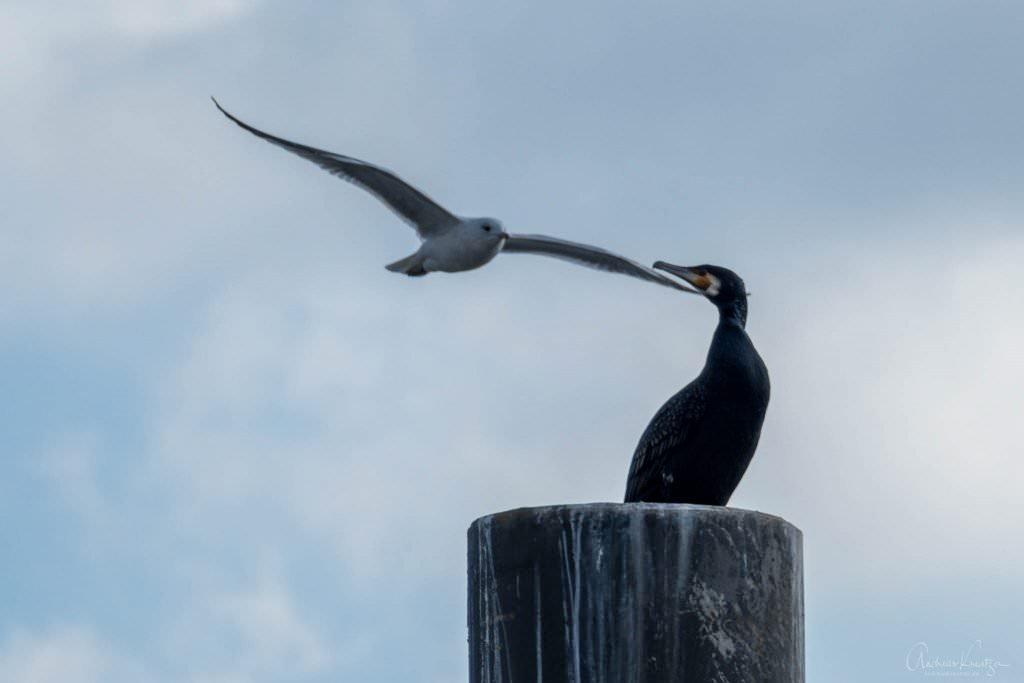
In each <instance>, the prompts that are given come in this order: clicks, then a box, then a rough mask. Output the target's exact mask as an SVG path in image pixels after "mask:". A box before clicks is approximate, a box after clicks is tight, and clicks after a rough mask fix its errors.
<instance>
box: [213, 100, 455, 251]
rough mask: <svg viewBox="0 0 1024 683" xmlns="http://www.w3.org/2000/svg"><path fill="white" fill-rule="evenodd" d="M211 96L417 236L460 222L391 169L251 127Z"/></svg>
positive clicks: (260, 134) (240, 123)
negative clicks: (378, 204)
mask: <svg viewBox="0 0 1024 683" xmlns="http://www.w3.org/2000/svg"><path fill="white" fill-rule="evenodd" d="M210 99H213V103H214V104H215V105H217V109H219V110H220V111H221V113H222V114H224V116H226V117H228V118H229V119H230V120H231V121H233V122H234V123H235V124H237V125H238V126H239V127H241V128H243V129H245V130H247V131H249V132H250V133H252V134H253V135H255V136H257V137H261V138H263V139H264V140H266V141H267V142H270V143H272V144H275V145H277V146H278V147H281V148H283V149H286V150H288V151H289V152H291V153H293V154H297V155H299V156H300V157H302V158H303V159H307V160H309V161H312V162H313V163H314V164H316V165H317V166H319V167H320V168H322V169H324V170H325V171H327V172H328V173H330V174H331V175H335V176H338V177H339V178H342V179H343V180H347V181H349V182H350V183H352V184H354V185H357V186H359V187H361V188H363V189H364V190H366V191H367V192H369V193H370V194H372V195H373V196H375V197H376V198H377V199H379V200H381V201H382V202H384V203H385V204H386V205H387V206H388V207H389V208H390V209H391V210H392V211H394V212H395V213H396V214H398V215H399V216H400V217H401V218H402V219H403V220H405V221H406V222H407V223H409V224H410V225H411V226H412V227H414V228H416V232H417V233H418V234H419V235H420V237H423V238H426V237H430V236H432V235H436V234H439V233H442V232H444V231H446V230H447V229H448V228H450V227H452V226H453V225H455V224H457V223H458V222H459V219H458V218H457V217H456V216H454V215H453V214H452V213H450V212H449V211H448V210H447V209H445V208H444V207H442V206H441V205H440V204H438V203H437V202H435V201H434V200H432V199H431V198H430V197H428V196H427V195H425V194H423V193H422V192H420V191H419V190H417V189H416V188H415V187H413V186H412V185H410V184H409V183H407V182H405V181H404V180H402V179H401V178H399V177H398V176H397V175H395V174H394V173H392V172H391V171H388V170H385V169H383V168H380V167H379V166H374V165H373V164H368V163H366V162H365V161H360V160H359V159H353V158H352V157H347V156H344V155H342V154H335V153H333V152H326V151H324V150H322V149H317V148H316V147H309V146H307V145H300V144H299V143H297V142H291V141H289V140H285V139H283V138H279V137H276V136H274V135H271V134H270V133H264V132H263V131H262V130H259V129H258V128H253V127H252V126H250V125H249V124H247V123H245V122H244V121H241V120H239V119H237V118H235V117H234V116H232V115H231V114H229V113H228V112H227V111H226V110H225V109H224V108H223V107H221V106H220V103H218V102H217V100H216V99H214V98H210Z"/></svg>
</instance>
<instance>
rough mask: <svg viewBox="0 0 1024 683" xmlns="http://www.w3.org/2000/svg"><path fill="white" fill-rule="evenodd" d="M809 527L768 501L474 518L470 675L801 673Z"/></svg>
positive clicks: (578, 680)
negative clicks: (771, 511)
mask: <svg viewBox="0 0 1024 683" xmlns="http://www.w3.org/2000/svg"><path fill="white" fill-rule="evenodd" d="M802 557H803V551H802V534H801V533H800V530H799V529H797V528H796V527H794V526H793V525H791V524H789V523H788V522H786V521H785V520H783V519H781V518H779V517H774V516H772V515H766V514H763V513H760V512H752V511H748V510H737V509H734V508H723V507H710V506H702V505H669V504H651V503H630V504H625V505H622V504H613V503H595V504H590V505H564V506H552V507H541V508H522V509H519V510H510V511H508V512H502V513H499V514H495V515H488V516H486V517H481V518H480V519H478V520H476V521H475V522H473V524H472V525H471V526H470V528H469V664H470V676H469V680H470V682H471V683H526V682H527V681H529V682H530V683H539V682H548V683H554V682H557V683H669V682H672V683H676V682H679V683H709V682H714V683H739V682H746V681H751V682H755V681H756V682H757V683H803V680H804V631H803V568H802Z"/></svg>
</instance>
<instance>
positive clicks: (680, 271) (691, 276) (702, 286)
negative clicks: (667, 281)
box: [654, 261, 712, 292]
mask: <svg viewBox="0 0 1024 683" xmlns="http://www.w3.org/2000/svg"><path fill="white" fill-rule="evenodd" d="M654 268H656V269H658V270H663V271H665V272H666V273H671V274H672V275H675V276H676V277H679V278H682V279H684V280H686V281H687V282H689V283H690V284H691V285H693V286H694V287H696V288H697V289H699V290H700V291H702V292H704V291H706V290H707V288H708V287H710V286H711V284H712V283H711V278H709V277H708V276H707V275H699V274H697V273H696V272H695V271H694V270H693V269H692V268H687V267H686V266H675V265H672V264H671V263H665V262H664V261H657V262H655V264H654Z"/></svg>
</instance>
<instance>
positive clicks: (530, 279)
mask: <svg viewBox="0 0 1024 683" xmlns="http://www.w3.org/2000/svg"><path fill="white" fill-rule="evenodd" d="M1022 29H1024V6H1022V5H1020V4H1019V3H1014V2H974V3H968V2H942V1H931V0H930V1H929V2H923V1H922V2H908V3H900V4H898V5H894V4H892V3H873V2H869V3H864V2H857V3H835V2H816V3H795V2H794V3H776V4H772V5H766V4H763V3H759V4H756V5H755V3H735V2H725V3H714V4H712V3H705V4H696V3H680V2H648V3H640V4H636V3H633V4H630V5H626V4H624V3H623V4H612V3H594V2H565V3H559V4H558V5H557V6H556V7H552V6H549V3H540V2H536V3H533V2H520V3H515V4H509V3H500V4H499V3H490V2H472V3H470V2H461V1H457V0H447V1H445V0H437V1H433V2H423V3H412V2H408V3H406V2H397V1H388V0H382V1H380V2H374V3H355V2H330V3H329V2H295V3H270V2H257V1H255V0H217V1H208V2H200V1H199V0H187V1H185V2H178V3H165V2H160V1H158V0H132V1H130V2H129V1H128V0H87V1H83V2H80V3H76V4H75V5H74V6H73V7H68V6H67V5H66V4H65V3H58V2H32V3H29V2H19V1H17V0H15V1H14V2H5V3H3V4H0V44H3V45H4V68H3V69H2V70H0V101H2V102H3V103H4V104H3V105H2V106H0V124H2V126H3V130H4V131H5V134H4V135H3V136H0V188H2V189H0V230H2V239H3V249H2V250H0V377H3V378H4V380H5V381H4V386H5V387H6V388H7V390H6V391H5V392H3V394H0V414H2V415H3V419H2V420H0V444H2V446H0V448H2V451H0V452H2V460H0V463H2V472H3V476H2V477H0V547H2V548H3V558H4V561H3V563H2V564H0V682H2V683H7V681H12V682H17V683H50V682H51V681H62V682H63V681H69V680H74V681H76V682H84V683H92V682H102V683H107V682H108V681H109V682H115V683H120V682H122V681H123V682H141V683H172V682H173V683H177V682H179V681H182V682H186V683H257V682H259V683H262V682H277V681H301V682H306V681H336V680H348V681H365V682H367V683H374V682H377V681H388V682H390V681H408V680H416V681H422V682H424V683H455V682H456V681H465V680H466V663H465V662H466V650H465V648H466V645H465V624H464V620H465V602H464V601H465V573H464V572H465V564H464V561H465V557H464V550H465V549H464V543H465V537H464V532H465V528H466V527H467V526H468V524H469V523H470V521H472V519H473V518H474V517H476V516H479V515H481V514H486V513H488V512H493V511H497V510H502V509H506V508H509V507H516V506H521V505H539V504H548V503H560V502H585V501H596V500H618V499H620V497H621V495H622V490H623V487H624V478H625V472H626V468H627V466H628V463H629V459H630V456H631V454H632V449H633V447H634V446H635V443H636V440H637V438H638V437H639V435H640V433H641V432H642V430H643V428H644V426H645V425H646V422H647V420H648V419H649V418H650V416H651V415H652V414H653V412H654V411H655V410H656V409H657V407H658V406H659V405H660V404H661V403H662V402H663V401H664V400H665V399H666V398H667V397H668V396H669V395H671V394H672V393H673V392H674V391H676V390H677V389H678V388H679V387H680V386H682V385H683V384H685V383H686V382H687V381H689V380H690V379H691V378H692V377H693V376H694V375H695V374H696V372H697V371H698V370H699V368H700V366H701V364H702V362H703V357H704V354H705V352H706V347H707V343H708V341H709V338H710V335H711V331H712V329H713V326H714V322H715V321H714V311H713V308H712V307H711V306H709V305H708V304H706V303H704V302H702V301H700V300H698V299H696V298H690V297H685V296H679V295H678V294H675V293H673V292H671V291H668V290H665V291H661V288H657V287H652V286H649V285H646V284H644V283H640V282H636V281H632V280H628V279H626V278H621V277H612V276H608V275H603V274H600V273H595V272H592V271H587V270H584V269H580V268H574V267H571V266H569V265H566V264H564V263H560V262H557V261H552V260H546V259H539V258H531V257H525V256H523V257H519V256H511V255H509V256H501V257H499V258H498V259H496V260H495V261H494V262H493V263H492V264H490V265H489V266H488V267H486V268H484V269H481V270H479V271H474V272H471V273H464V274H459V275H443V274H438V275H431V276H429V277H427V278H422V279H415V280H414V279H408V278H402V277H399V276H396V275H394V274H391V273H388V272H386V271H385V270H384V268H383V265H384V264H385V263H389V262H391V261H393V260H395V259H397V258H399V257H401V256H404V255H405V254H407V253H409V252H410V251H411V250H412V249H413V248H414V247H415V245H416V240H415V237H414V236H413V234H412V232H411V231H410V230H408V228H406V227H405V226H404V225H403V224H402V223H401V222H400V221H398V220H397V219H396V218H395V217H394V216H393V215H392V214H390V213H389V212H388V211H386V210H385V209H383V208H381V207H380V206H379V205H378V204H377V203H376V202H375V201H374V200H373V199H372V198H370V197H368V196H366V195H365V194H363V193H361V192H360V191H358V190H356V189H354V188H352V187H350V186H348V185H345V184H344V183H341V182H339V181H338V180H337V179H335V178H332V177H330V176H329V175H327V174H326V173H323V172H322V171H320V170H318V169H317V168H316V167H314V166H313V165H312V164H309V163H308V162H305V161H303V160H300V159H297V158H295V157H293V156H291V155H288V154H286V153H284V152H282V151H280V150H278V149H275V148H273V147H272V146H270V145H267V144H266V143H263V142H261V141H259V140H257V139H255V138H253V137H251V136H249V135H247V134H245V133H244V132H242V131H240V130H238V129H237V128H236V127H234V126H232V125H231V124H230V123H228V122H227V121H225V120H224V119H223V117H221V116H220V115H219V114H218V113H217V111H216V110H215V109H214V107H213V105H212V104H211V103H210V101H209V95H211V94H212V95H216V96H217V97H218V98H219V99H220V101H221V102H222V103H223V104H224V105H225V106H226V107H227V108H228V109H229V110H231V111H232V112H233V113H236V114H237V115H239V116H240V117H242V118H243V119H245V120H247V121H249V122H251V123H253V124H254V125H257V126H259V127H261V128H264V129H266V130H268V131H270V132H273V133H277V134H280V135H282V136H284V137H288V138H290V139H293V140H297V141H300V142H305V143H308V144H313V145H317V146H320V147H324V148H326V149H330V150H333V151H337V152H341V153H345V154H350V155H353V156H357V157H361V158H366V159H369V160H371V161H375V162H378V163H381V164H383V165H385V166H387V167H389V168H392V169H395V170H397V171H399V172H400V173H402V174H403V175H404V176H405V177H406V178H407V179H409V180H410V181H412V182H414V183H416V184H417V185H419V186H420V187H421V188H422V189H424V190H425V191H426V192H428V193H429V194H431V195H432V196H434V197H435V198H437V199H438V200H440V201H442V202H443V203H445V204H446V205H447V206H449V207H450V208H451V209H452V210H453V211H455V212H458V213H463V214H467V215H493V216H497V217H499V218H501V219H502V220H503V221H504V223H505V225H506V227H507V228H508V229H509V230H511V231H515V232H543V233H548V234H553V235H557V236H560V237H565V238H568V239H576V240H581V241H585V242H591V243H594V244H598V245H601V246H603V247H606V248H609V249H613V250H616V251H620V252H622V253H625V254H627V255H629V256H631V257H633V258H636V259H638V260H641V261H644V262H651V261H654V260H656V259H665V260H668V261H674V262H679V263H703V262H710V263H719V264H722V265H726V266H729V267H731V268H733V269H735V270H737V271H738V272H739V273H741V274H742V275H743V276H744V278H745V279H746V281H747V284H748V287H749V289H750V290H751V291H753V292H754V297H753V299H752V300H751V313H750V325H749V330H750V333H751V335H752V337H753V339H754V341H755V343H756V344H757V346H758V348H759V349H760V350H761V353H762V355H763V356H764V357H765V359H766V362H767V363H768V366H769V369H770V372H771V374H772V381H773V398H772V404H771V406H770V408H769V414H768V418H767V422H766V424H765V429H764V435H763V440H762V445H761V448H760V450H759V452H758V454H757V456H756V457H755V460H754V462H753V464H752V466H751V468H750V470H749V472H748V474H747V477H746V478H745V480H744V481H743V483H742V484H741V486H740V488H739V489H738V491H737V493H736V495H735V496H734V498H733V501H732V502H733V504H734V505H736V506H738V507H745V508H752V509H760V510H765V511H767V512H771V513H775V514H780V515H782V516H784V517H786V518H787V519H788V520H790V521H791V522H793V523H794V524H796V525H797V526H799V527H800V528H802V529H803V531H804V534H805V537H804V538H805V556H806V598H807V621H806V627H807V660H808V680H813V681H836V682H838V683H844V682H847V681H849V682H853V681H858V682H859V681H864V680H872V681H881V682H886V683H888V682H904V681H907V682H910V681H918V680H922V679H924V678H925V676H923V675H922V673H921V672H920V671H908V670H907V667H906V664H905V658H906V654H907V652H908V651H909V650H910V648H911V647H912V646H913V645H914V644H915V643H917V642H920V641H923V642H927V643H928V645H929V648H930V651H931V652H932V653H934V654H936V655H941V656H947V655H948V656H949V657H952V658H958V657H959V653H960V652H961V651H962V650H964V649H966V648H968V647H970V646H971V644H972V643H974V642H975V641H977V640H981V642H982V645H981V648H982V649H981V651H982V653H983V654H984V655H986V656H992V657H996V658H1000V659H1001V660H1003V661H1004V662H1006V663H1009V664H1010V665H1011V666H1010V668H1005V669H1001V670H1000V671H999V672H998V675H997V677H996V680H1003V681H1020V680H1024V678H1021V677H1022V676H1024V674H1022V673H1021V672H1022V671H1024V654H1022V653H1024V626H1022V622H1021V617H1020V615H1021V614H1024V589H1022V588H1021V584H1022V578H1024V570H1022V562H1024V550H1022V549H1024V542H1022V541H1024V538H1022V533H1021V531H1020V526H1019V524H1020V519H1022V517H1024V502H1022V498H1021V496H1020V482H1021V481H1022V478H1024V460H1022V458H1021V454H1022V450H1021V446H1020V445H1019V444H1020V438H1019V431H1020V429H1019V426H1020V420H1021V417H1022V415H1024V391H1022V390H1021V387H1022V385H1024V352H1022V351H1021V348H1022V340H1024V317H1022V314H1021V311H1022V310H1024V288H1022V287H1021V284H1020V276H1021V273H1022V270H1021V263H1022V262H1024V192H1022V189H1021V188H1022V187H1024V164H1022V163H1021V159H1024V132H1022V131H1024V128H1022V126H1021V123H1020V122H1021V121H1024V42H1022V41H1021V38H1020V36H1021V31H1022Z"/></svg>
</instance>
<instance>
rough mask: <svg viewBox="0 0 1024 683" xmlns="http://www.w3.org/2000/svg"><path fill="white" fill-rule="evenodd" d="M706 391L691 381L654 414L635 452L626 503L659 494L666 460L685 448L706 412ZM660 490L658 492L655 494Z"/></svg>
mask: <svg viewBox="0 0 1024 683" xmlns="http://www.w3.org/2000/svg"><path fill="white" fill-rule="evenodd" d="M704 405H705V404H704V393H703V391H702V390H701V389H700V387H698V386H697V385H696V384H694V383H691V384H688V385H686V386H685V387H683V388H682V389H680V390H679V393H677V394H676V395H675V396H673V397H672V398H670V399H669V400H668V401H667V402H666V403H665V405H663V406H662V407H661V408H660V409H659V410H658V412H657V413H656V414H655V415H654V418H653V419H652V420H651V422H650V424H648V425H647V429H645V430H644V433H643V436H641V437H640V443H638V444H637V446H636V451H635V452H634V453H633V462H632V463H630V466H629V477H628V478H627V479H626V497H625V499H624V500H625V501H626V502H627V503H631V502H636V501H641V500H649V499H650V498H651V497H652V495H651V494H653V497H654V498H655V499H658V498H659V497H660V495H659V494H660V492H661V491H662V489H663V488H664V485H665V482H663V481H661V478H662V477H663V476H665V471H664V467H663V464H664V460H665V458H667V457H672V456H673V454H674V453H673V452H674V451H676V450H677V449H679V448H680V447H682V446H683V445H684V444H685V443H686V440H687V438H688V437H689V434H690V427H691V426H692V425H694V424H696V423H698V422H700V419H701V417H703V415H704ZM655 492H657V493H655Z"/></svg>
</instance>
